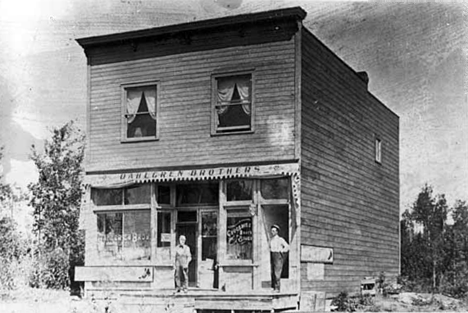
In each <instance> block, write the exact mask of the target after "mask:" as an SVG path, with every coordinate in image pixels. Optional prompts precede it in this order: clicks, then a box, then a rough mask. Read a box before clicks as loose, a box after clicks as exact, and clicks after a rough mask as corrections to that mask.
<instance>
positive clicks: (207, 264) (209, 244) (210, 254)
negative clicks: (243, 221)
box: [198, 211, 218, 289]
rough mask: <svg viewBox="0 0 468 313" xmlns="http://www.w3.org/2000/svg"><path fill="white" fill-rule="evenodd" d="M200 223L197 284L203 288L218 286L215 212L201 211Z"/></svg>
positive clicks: (216, 221)
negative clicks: (199, 256)
mask: <svg viewBox="0 0 468 313" xmlns="http://www.w3.org/2000/svg"><path fill="white" fill-rule="evenodd" d="M201 223H202V225H201V260H200V266H199V269H198V273H199V277H198V280H199V285H200V288H203V289H212V288H218V260H217V259H218V258H217V241H218V236H217V234H218V232H217V224H218V214H217V212H213V211H211V212H202V213H201Z"/></svg>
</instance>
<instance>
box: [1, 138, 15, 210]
mask: <svg viewBox="0 0 468 313" xmlns="http://www.w3.org/2000/svg"><path fill="white" fill-rule="evenodd" d="M3 149H4V147H0V163H1V161H2V159H3ZM2 179H3V175H2V173H0V203H1V202H3V201H5V200H7V199H9V198H11V196H12V192H11V187H10V185H8V184H3V183H2Z"/></svg>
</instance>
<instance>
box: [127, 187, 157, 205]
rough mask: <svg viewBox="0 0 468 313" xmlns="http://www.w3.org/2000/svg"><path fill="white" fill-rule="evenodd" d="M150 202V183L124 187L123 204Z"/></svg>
mask: <svg viewBox="0 0 468 313" xmlns="http://www.w3.org/2000/svg"><path fill="white" fill-rule="evenodd" d="M149 203H151V194H150V184H144V185H135V186H131V187H127V188H125V204H149Z"/></svg>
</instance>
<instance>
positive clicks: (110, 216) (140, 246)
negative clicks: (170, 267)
mask: <svg viewBox="0 0 468 313" xmlns="http://www.w3.org/2000/svg"><path fill="white" fill-rule="evenodd" d="M150 215H151V214H150V210H140V211H134V212H132V211H124V212H118V213H98V214H97V230H98V240H97V252H98V255H99V257H100V259H101V260H103V261H124V262H130V263H144V262H146V261H148V260H150V258H151V223H150V221H151V220H150Z"/></svg>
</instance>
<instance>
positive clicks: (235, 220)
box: [226, 213, 253, 260]
mask: <svg viewBox="0 0 468 313" xmlns="http://www.w3.org/2000/svg"><path fill="white" fill-rule="evenodd" d="M229 215H230V214H229V213H228V218H227V230H226V239H227V257H228V259H244V260H248V259H252V234H253V231H252V217H244V216H241V217H240V216H229Z"/></svg>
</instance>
